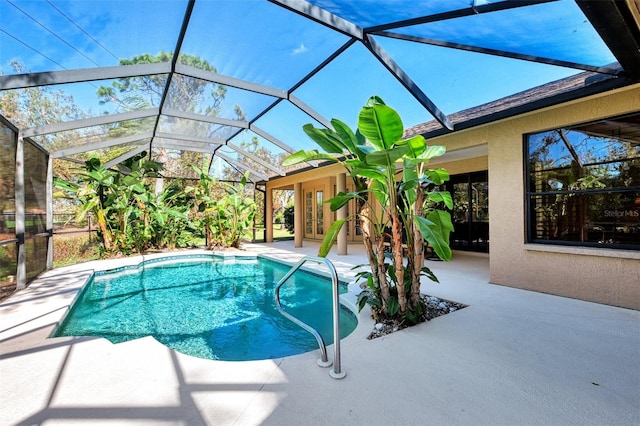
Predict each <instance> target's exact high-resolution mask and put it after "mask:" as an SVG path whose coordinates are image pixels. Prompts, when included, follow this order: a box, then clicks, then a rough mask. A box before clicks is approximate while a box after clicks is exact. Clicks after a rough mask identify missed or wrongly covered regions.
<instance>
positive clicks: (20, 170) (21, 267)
mask: <svg viewBox="0 0 640 426" xmlns="http://www.w3.org/2000/svg"><path fill="white" fill-rule="evenodd" d="M15 185H16V238H17V239H18V263H17V268H16V290H22V289H23V288H25V287H26V286H27V252H26V247H25V245H24V241H25V239H24V234H25V223H24V214H25V207H24V203H25V197H24V137H23V136H22V133H18V141H17V143H16V183H15Z"/></svg>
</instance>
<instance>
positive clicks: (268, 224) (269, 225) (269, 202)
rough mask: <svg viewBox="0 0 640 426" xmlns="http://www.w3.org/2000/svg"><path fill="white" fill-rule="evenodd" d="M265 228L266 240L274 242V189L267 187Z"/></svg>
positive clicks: (265, 195)
mask: <svg viewBox="0 0 640 426" xmlns="http://www.w3.org/2000/svg"><path fill="white" fill-rule="evenodd" d="M264 229H265V231H266V234H267V235H266V236H265V239H266V242H268V243H272V242H273V189H267V190H266V191H265V194H264Z"/></svg>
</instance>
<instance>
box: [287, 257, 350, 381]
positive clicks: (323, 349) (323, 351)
mask: <svg viewBox="0 0 640 426" xmlns="http://www.w3.org/2000/svg"><path fill="white" fill-rule="evenodd" d="M306 262H315V263H319V264H322V263H324V264H325V265H326V266H327V268H329V272H330V273H331V284H332V297H333V370H331V371H329V375H330V376H331V377H333V378H334V379H343V378H344V377H345V376H346V375H347V373H346V372H344V371H341V370H340V367H341V365H340V364H341V363H340V301H339V291H338V273H337V272H336V268H335V267H334V266H333V263H331V261H330V260H329V259H326V258H324V257H315V256H306V257H303V258H302V259H300V260H299V261H298V263H296V264H295V265H293V267H292V268H291V269H290V270H289V272H287V273H286V274H285V276H284V277H282V279H280V281H278V284H276V287H275V301H276V307H277V308H278V311H279V312H280V313H281V314H282V315H283V316H284V317H285V318H288V319H289V320H291V321H292V322H293V323H295V324H297V325H299V326H300V327H302V328H303V329H305V330H306V331H308V332H309V333H311V334H312V335H313V337H315V338H316V341H317V342H318V346H319V347H320V359H319V360H318V361H317V363H318V365H319V366H320V367H330V366H331V364H332V362H331V361H330V360H329V359H328V357H327V346H326V345H325V343H324V339H323V338H322V336H321V335H320V333H318V330H316V329H315V328H313V327H311V326H310V325H309V324H306V323H305V322H303V321H301V320H299V319H298V318H296V317H294V316H293V315H291V314H290V313H288V312H287V311H285V310H284V308H283V307H282V304H281V303H280V287H282V285H283V284H284V283H285V282H286V281H287V280H288V279H289V278H290V277H291V276H292V275H293V274H294V273H295V272H296V271H297V270H298V269H300V268H301V267H302V265H304V264H305V263H306Z"/></svg>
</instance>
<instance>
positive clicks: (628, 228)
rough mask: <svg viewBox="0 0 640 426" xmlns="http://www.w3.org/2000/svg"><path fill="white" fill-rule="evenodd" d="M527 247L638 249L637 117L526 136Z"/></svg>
mask: <svg viewBox="0 0 640 426" xmlns="http://www.w3.org/2000/svg"><path fill="white" fill-rule="evenodd" d="M525 156H526V159H525V160H526V161H525V163H526V167H527V170H526V181H527V182H526V184H527V192H526V204H527V205H526V207H527V241H528V242H535V243H552V244H566V245H580V246H596V247H611V248H620V249H631V250H640V113H635V114H632V115H628V116H624V117H615V118H610V119H606V120H602V121H598V122H593V123H588V124H582V125H578V126H574V127H567V128H562V129H554V130H550V131H547V132H542V133H535V134H530V135H526V136H525Z"/></svg>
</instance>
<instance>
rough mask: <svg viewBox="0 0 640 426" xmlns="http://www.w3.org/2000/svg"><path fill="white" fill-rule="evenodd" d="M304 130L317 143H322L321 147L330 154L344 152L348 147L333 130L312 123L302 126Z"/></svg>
mask: <svg viewBox="0 0 640 426" xmlns="http://www.w3.org/2000/svg"><path fill="white" fill-rule="evenodd" d="M302 130H304V132H305V133H306V134H307V135H308V136H309V137H310V138H311V139H313V141H314V142H315V143H317V144H318V145H320V148H322V149H323V150H324V151H325V152H328V153H330V154H342V153H343V152H344V150H345V148H346V147H345V146H344V144H343V143H342V141H341V140H340V137H339V136H338V134H337V133H336V132H335V131H333V130H329V129H317V128H315V127H313V125H312V124H310V123H308V124H305V125H304V126H302Z"/></svg>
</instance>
